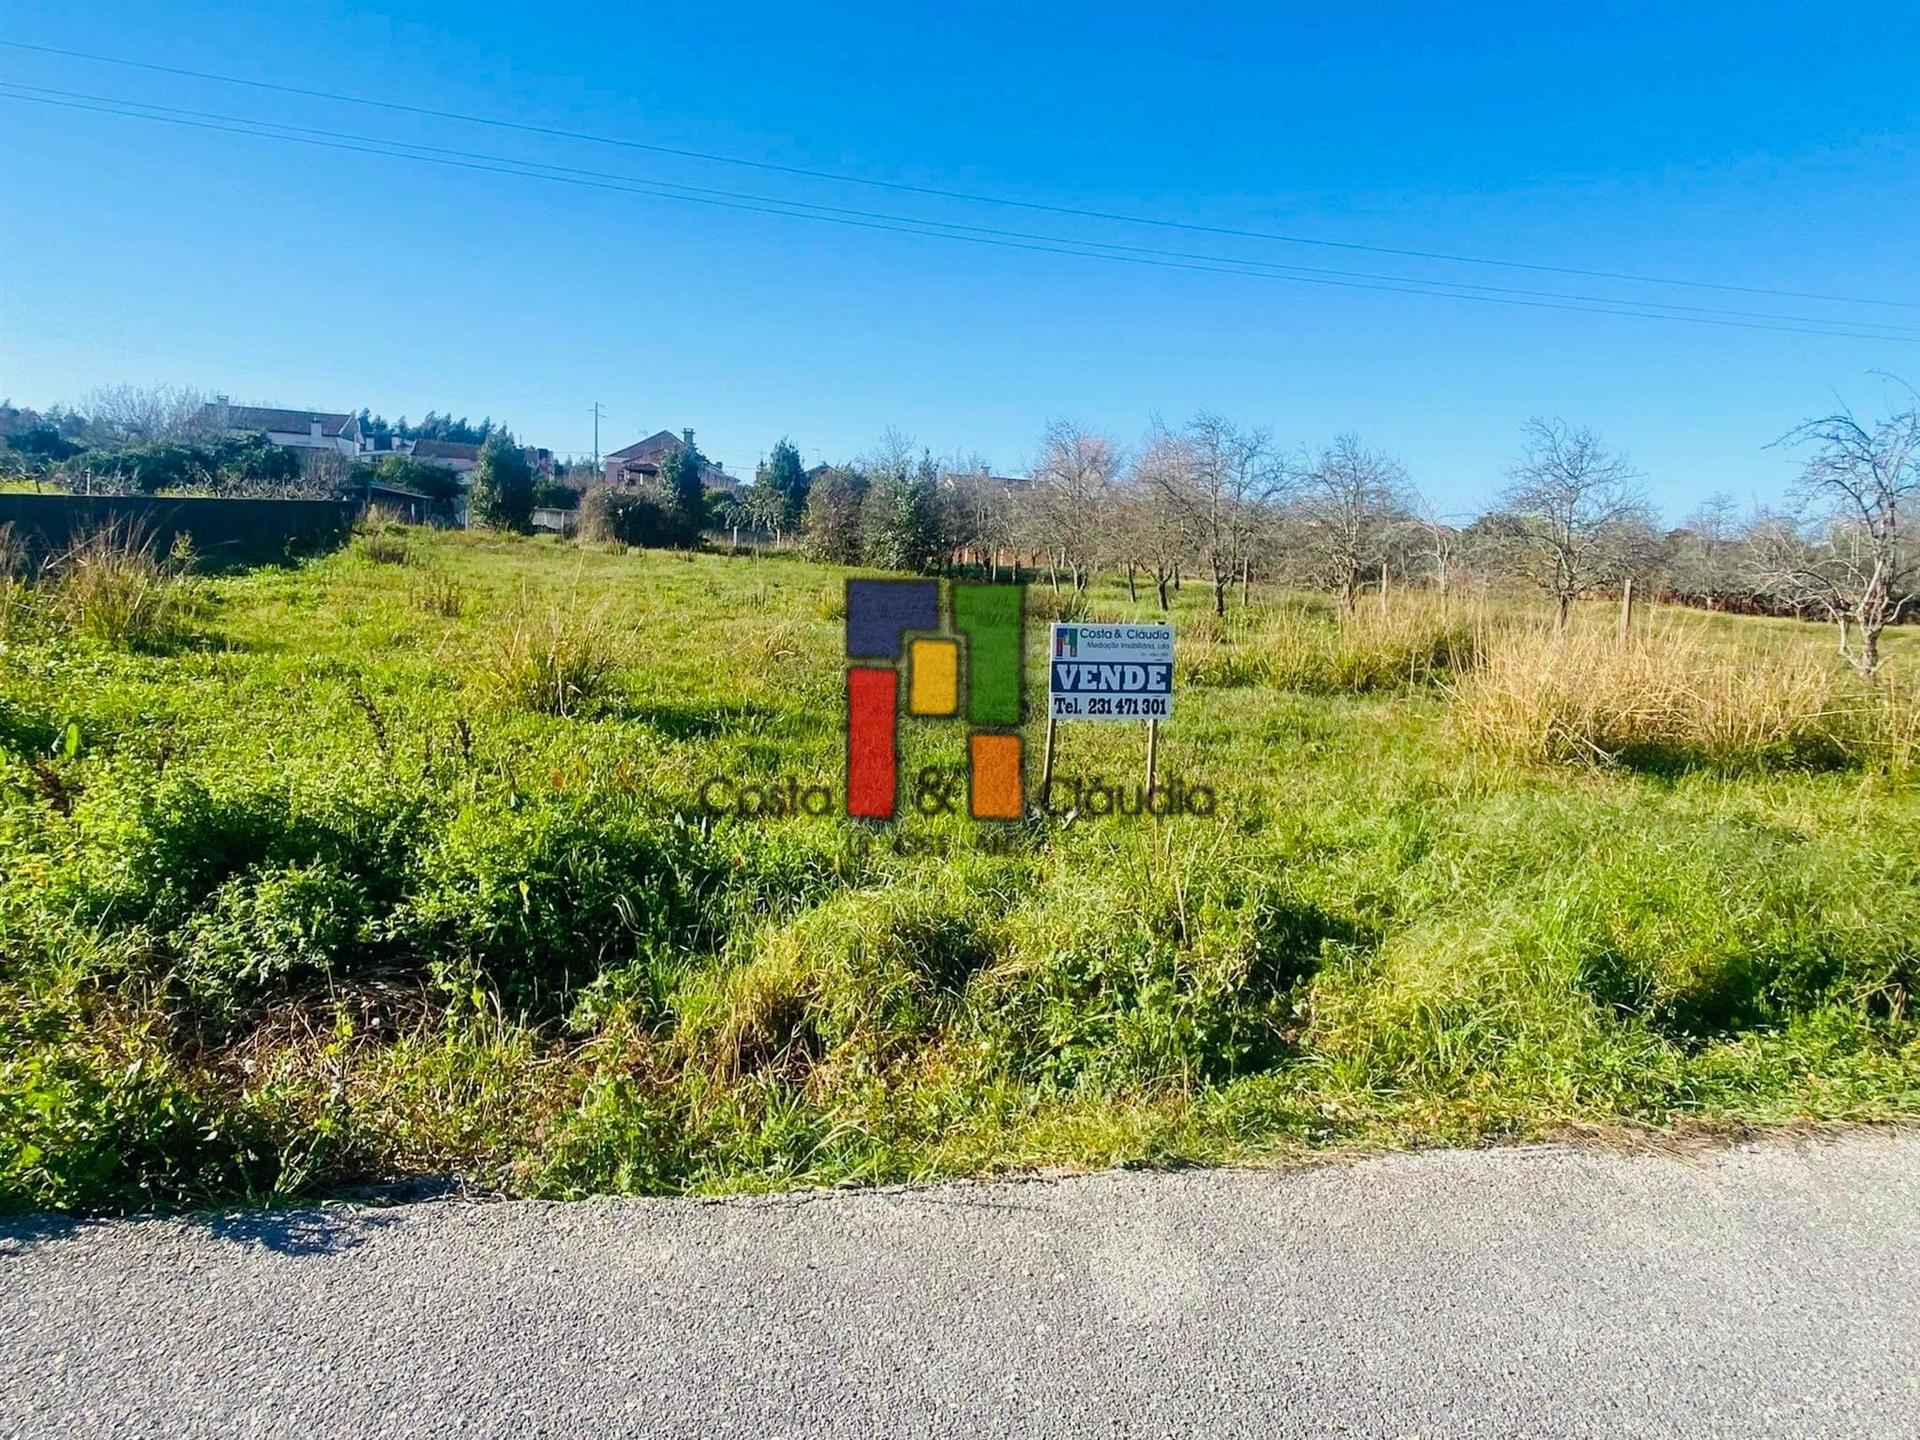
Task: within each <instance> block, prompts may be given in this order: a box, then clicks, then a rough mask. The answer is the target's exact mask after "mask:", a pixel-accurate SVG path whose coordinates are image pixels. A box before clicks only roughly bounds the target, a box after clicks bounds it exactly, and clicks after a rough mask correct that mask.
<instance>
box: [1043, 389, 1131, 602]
mask: <svg viewBox="0 0 1920 1440" xmlns="http://www.w3.org/2000/svg"><path fill="white" fill-rule="evenodd" d="M1119 471H1120V452H1119V451H1118V449H1116V448H1115V446H1114V443H1113V442H1112V441H1111V440H1109V439H1108V438H1107V437H1106V436H1104V435H1097V434H1094V433H1092V432H1090V431H1087V430H1083V429H1082V428H1081V427H1080V426H1079V425H1077V424H1075V423H1074V422H1073V421H1071V420H1055V421H1054V422H1053V423H1052V424H1050V425H1049V426H1047V433H1046V434H1045V435H1044V436H1042V437H1041V441H1040V459H1039V462H1038V463H1037V464H1036V465H1035V466H1034V467H1033V506H1034V517H1033V518H1034V520H1035V522H1036V525H1037V530H1038V534H1039V535H1040V537H1041V538H1042V539H1043V540H1044V541H1045V544H1046V548H1047V553H1048V554H1049V555H1050V556H1052V558H1053V565H1054V574H1055V579H1054V586H1055V588H1056V589H1057V588H1058V587H1059V578H1058V572H1059V571H1060V570H1062V569H1064V570H1065V571H1066V572H1067V574H1068V576H1069V577H1070V578H1071V580H1072V582H1073V588H1074V590H1075V591H1080V590H1084V589H1086V587H1087V582H1088V580H1090V579H1091V578H1092V576H1093V571H1094V568H1095V566H1097V565H1098V564H1099V563H1100V560H1101V558H1102V556H1101V549H1102V545H1103V541H1104V540H1105V538H1106V534H1107V519H1108V517H1107V506H1108V504H1109V502H1110V501H1111V499H1112V492H1113V483H1114V479H1115V477H1116V476H1117V475H1118V474H1119Z"/></svg>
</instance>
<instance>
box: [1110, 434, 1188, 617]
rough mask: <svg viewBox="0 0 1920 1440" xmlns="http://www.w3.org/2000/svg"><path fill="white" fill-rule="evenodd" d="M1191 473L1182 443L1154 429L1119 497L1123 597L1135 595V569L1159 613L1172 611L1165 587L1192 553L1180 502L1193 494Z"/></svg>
mask: <svg viewBox="0 0 1920 1440" xmlns="http://www.w3.org/2000/svg"><path fill="white" fill-rule="evenodd" d="M1194 469H1195V460H1194V456H1193V449H1192V447H1191V446H1190V445H1189V444H1188V443H1187V440H1186V438H1185V437H1184V436H1180V435H1172V434H1169V433H1168V432H1167V431H1166V430H1164V429H1161V428H1158V427H1156V428H1155V429H1154V431H1153V432H1152V433H1151V434H1150V435H1149V436H1148V437H1147V443H1146V444H1145V445H1143V446H1142V447H1141V448H1140V453H1139V454H1138V455H1136V456H1135V457H1134V461H1133V464H1132V465H1131V466H1130V467H1129V468H1128V472H1127V483H1126V485H1125V486H1124V487H1123V489H1122V491H1121V495H1122V500H1121V505H1120V525H1119V527H1118V529H1119V533H1120V543H1121V546H1122V548H1123V549H1124V551H1125V558H1126V562H1127V593H1128V595H1129V597H1133V596H1134V594H1135V592H1134V571H1135V569H1136V567H1137V568H1140V569H1144V570H1145V571H1146V572H1147V574H1148V575H1150V576H1151V577H1152V579H1153V589H1154V594H1155V596H1156V598H1157V599H1158V600H1159V602H1160V608H1161V609H1162V610H1166V609H1169V608H1171V606H1170V602H1169V600H1168V597H1167V587H1168V586H1169V585H1170V584H1172V583H1173V580H1174V577H1175V576H1177V575H1178V574H1179V573H1180V562H1181V560H1182V559H1183V558H1185V557H1186V556H1187V555H1188V554H1189V553H1190V552H1191V551H1192V548H1193V540H1192V537H1191V536H1190V535H1189V533H1188V528H1187V506H1186V505H1185V503H1183V500H1182V499H1181V498H1180V497H1184V496H1186V495H1188V494H1190V493H1191V492H1192V489H1193V474H1194Z"/></svg>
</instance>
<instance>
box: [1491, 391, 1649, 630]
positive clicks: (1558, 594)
mask: <svg viewBox="0 0 1920 1440" xmlns="http://www.w3.org/2000/svg"><path fill="white" fill-rule="evenodd" d="M1523 433H1524V434H1525V436H1526V450H1525V453H1524V454H1523V455H1522V457H1521V459H1520V462H1519V463H1518V464H1517V465H1515V466H1514V468H1513V469H1512V471H1511V472H1509V476H1508V478H1509V481H1510V483H1509V485H1508V487H1507V490H1506V492H1505V494H1504V496H1503V497H1502V503H1503V504H1504V506H1505V507H1506V509H1507V511H1508V512H1509V514H1510V516H1511V518H1512V520H1513V522H1514V540H1515V542H1516V543H1515V546H1514V550H1515V558H1516V560H1517V562H1518V564H1519V567H1520V569H1521V570H1522V571H1523V572H1524V573H1525V574H1526V575H1527V576H1528V577H1529V578H1530V579H1532V580H1533V581H1534V583H1536V584H1537V585H1539V586H1540V587H1541V588H1542V589H1543V590H1545V591H1546V592H1547V593H1548V594H1549V595H1551V596H1552V597H1553V598H1554V602H1555V604H1556V606H1557V607H1558V611H1557V615H1556V618H1555V625H1556V627H1557V628H1559V629H1562V630H1564V629H1566V626H1567V617H1568V615H1569V614H1570V613H1571V611H1572V609H1573V602H1574V601H1575V600H1576V599H1578V598H1579V597H1580V596H1581V595H1583V594H1585V593H1586V592H1587V591H1589V590H1591V589H1592V588H1593V587H1594V586H1595V585H1597V584H1600V583H1601V582H1602V581H1604V580H1607V579H1609V578H1611V577H1613V576H1614V575H1617V574H1619V573H1620V572H1621V569H1622V566H1623V563H1624V561H1625V558H1626V557H1625V554H1624V549H1625V545H1624V542H1625V541H1626V539H1627V537H1628V533H1629V530H1630V529H1631V527H1633V526H1635V525H1637V524H1644V522H1645V518H1646V498H1645V494H1644V492H1643V491H1642V490H1641V489H1640V486H1639V481H1640V476H1639V474H1638V473H1637V472H1636V471H1635V470H1634V469H1633V468H1632V467H1631V466H1629V465H1628V464H1627V460H1626V457H1625V456H1624V455H1617V454H1614V453H1613V452H1611V451H1609V450H1608V449H1607V448H1606V446H1605V445H1604V444H1603V443H1602V442H1601V439H1600V437H1599V436H1598V435H1596V434H1595V433H1594V432H1593V431H1592V430H1590V429H1587V428H1586V427H1585V426H1581V427H1579V428H1575V427H1573V426H1570V425H1568V424H1567V423H1566V422H1565V421H1564V420H1542V419H1537V418H1536V419H1533V420H1530V421H1528V422H1527V424H1526V427H1525V430H1524V431H1523Z"/></svg>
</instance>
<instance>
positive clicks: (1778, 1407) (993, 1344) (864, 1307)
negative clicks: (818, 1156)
mask: <svg viewBox="0 0 1920 1440" xmlns="http://www.w3.org/2000/svg"><path fill="white" fill-rule="evenodd" d="M1916 1222H1920V1135H1916V1134H1914V1133H1911V1132H1908V1133H1894V1132H1886V1131H1856V1132H1853V1133H1851V1134H1849V1135H1847V1136H1846V1137H1844V1138H1841V1139H1837V1140H1823V1141H1793V1142H1786V1141H1778V1140H1776V1141H1771V1142H1768V1143H1765V1144H1759V1145H1752V1146H1744V1147H1740V1148H1734V1149H1717V1150H1708V1151H1704V1152H1699V1153H1690V1154H1686V1155H1649V1154H1632V1155H1623V1154H1616V1153H1597V1152H1593V1151H1582V1150H1564V1149H1551V1148H1549V1149H1515V1150H1503V1151H1482V1152H1472V1153H1445V1154H1431V1155H1423V1156H1409V1157H1398V1158H1386V1159H1378V1160H1368V1161H1363V1162H1359V1163H1347V1164H1340V1165H1332V1166H1326V1167H1322V1168H1312V1169H1297V1170H1292V1171H1282V1172H1273V1173H1265V1172H1249V1171H1213V1172H1204V1171H1186V1172H1177V1173H1171V1174H1151V1173H1139V1172H1130V1173H1109V1174H1103V1175H1094V1176H1087V1177H1083V1178H1076V1179H1066V1180H1053V1181H1030V1182H1025V1183H1009V1184H996V1185H964V1186H943V1187H938V1188H932V1189H920V1190H910V1191H891V1192H887V1191H882V1192H866V1193H843V1194H832V1195H809V1196H801V1197H789V1198H784V1199H772V1200H748V1201H726V1202H705V1203H702V1202H695V1201H606V1202H598V1201H596V1202H587V1203H581V1204H573V1205H549V1204H528V1203H483V1202H469V1201H446V1202H434V1203H426V1204H418V1205H412V1206H405V1207H396V1208H390V1209H384V1210H381V1209H361V1208H343V1207H332V1208H327V1209H324V1210H318V1211H305V1212H299V1213H292V1214H281V1215H276V1216H261V1215H249V1216H238V1217H235V1216H227V1217H198V1218H191V1219H169V1220H140V1221H121V1222H110V1223H101V1224H84V1225H80V1224H74V1223H72V1222H66V1221H57V1220H44V1219H43V1220H38V1221H36V1220H26V1221H19V1220H15V1221H0V1433H6V1434H21V1435H36V1436H37V1435H48V1436H78V1435H127V1436H159V1435H208V1436H215V1435H217V1436H234V1435H273V1436H279V1435H301V1436H335V1435H341V1436H345V1435H474V1436H479V1435H533V1434H538V1435H583V1436H606V1435H636V1436H641V1435H644V1436H679V1435H685V1436H702V1437H712V1436H732V1435H743V1436H744V1435H753V1436H760V1435H786V1436H812V1435H833V1436H840V1435H848V1436H854V1435H858V1436H870V1435H914V1436H918V1435H933V1434H939V1435H967V1436H972V1435H1102V1436H1111V1435H1178V1434H1190V1433H1209V1432H1210V1433H1215V1434H1221V1435H1258V1434H1276V1435H1295V1434H1300V1435H1309V1434H1310V1435H1321V1434H1330V1433H1331V1434H1351V1435H1408V1434H1420V1435H1453V1434H1486V1435H1512V1434H1521V1433H1527V1434H1537V1435H1553V1436H1561V1435H1586V1434H1593V1435H1600V1434H1618V1433H1621V1432H1623V1431H1632V1432H1635V1433H1637V1434H1673V1435H1700V1434H1715V1433H1717V1434H1726V1435H1817V1434H1847V1435H1873V1434H1884V1435H1895V1434H1899V1435H1904V1436H1912V1435H1914V1434H1916V1433H1920V1238H1917V1237H1916Z"/></svg>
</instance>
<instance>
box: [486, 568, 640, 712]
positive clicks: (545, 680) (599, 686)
mask: <svg viewBox="0 0 1920 1440" xmlns="http://www.w3.org/2000/svg"><path fill="white" fill-rule="evenodd" d="M618 664H619V658H618V651H617V647H616V646H615V644H614V634H613V626H612V624H611V623H610V622H609V620H608V618H607V613H606V610H605V608H604V607H603V606H602V605H600V604H596V603H593V602H590V601H583V600H582V599H581V597H580V596H579V594H578V593H577V592H570V593H568V594H566V595H557V596H556V595H542V594H538V593H536V592H532V591H529V590H527V589H525V588H522V590H521V591H520V594H519V596H518V598H517V600H516V601H515V603H514V604H513V606H512V607H511V608H510V609H509V610H508V611H507V613H506V614H505V615H503V616H502V617H501V620H500V625H499V627H498V629H497V630H496V632H495V640H494V645H493V652H492V655H491V657H490V660H489V664H488V669H489V673H490V675H491V678H492V681H493V685H494V688H495V689H496V690H497V691H498V692H499V693H500V694H502V695H503V696H505V697H506V698H507V699H508V700H510V701H512V702H514V703H516V704H520V705H524V706H525V707H526V708H527V709H529V710H534V711H538V712H539V713H540V714H543V715H557V716H560V717H562V718H572V717H576V716H579V715H581V714H583V713H585V712H586V711H588V710H589V709H591V708H592V707H593V706H594V705H595V704H597V703H598V702H599V701H600V700H601V699H602V698H604V696H605V695H606V693H607V691H608V689H609V688H610V687H611V685H612V683H613V680H614V677H615V674H616V671H617V668H618Z"/></svg>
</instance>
